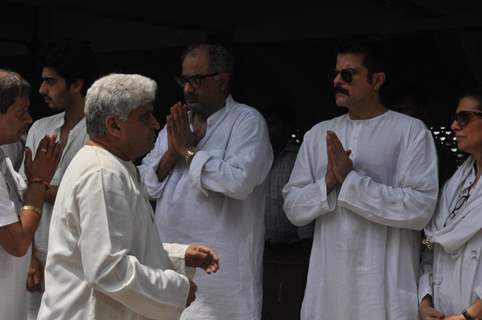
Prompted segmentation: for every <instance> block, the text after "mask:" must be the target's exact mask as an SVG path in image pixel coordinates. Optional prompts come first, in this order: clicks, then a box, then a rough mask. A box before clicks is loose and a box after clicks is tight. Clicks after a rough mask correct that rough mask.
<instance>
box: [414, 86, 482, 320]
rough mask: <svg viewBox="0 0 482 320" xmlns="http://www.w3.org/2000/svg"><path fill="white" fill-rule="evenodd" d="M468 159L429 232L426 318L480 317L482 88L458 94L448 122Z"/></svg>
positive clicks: (423, 297) (423, 298) (423, 285)
mask: <svg viewBox="0 0 482 320" xmlns="http://www.w3.org/2000/svg"><path fill="white" fill-rule="evenodd" d="M451 128H452V130H453V131H454V133H455V136H456V137H457V145H458V148H459V149H460V150H462V151H464V152H466V153H468V154H470V157H469V158H468V159H467V160H466V161H465V162H464V163H463V165H462V166H461V167H460V168H459V169H458V170H457V171H456V172H455V174H454V175H453V176H452V177H451V178H450V179H449V180H448V181H447V183H446V184H445V186H444V188H443V190H442V194H441V195H440V198H439V202H438V205H437V210H436V212H435V215H434V217H433V218H432V221H431V222H430V223H429V225H428V226H427V227H426V228H425V234H426V236H427V238H426V240H424V244H425V245H426V246H427V250H424V254H423V260H422V276H421V277H420V282H419V297H420V313H421V315H422V318H423V319H424V320H426V319H450V320H456V319H460V320H466V319H482V300H481V298H482V263H481V254H482V186H481V184H482V182H480V181H479V180H480V179H479V178H480V175H481V174H482V89H477V90H474V91H472V92H469V93H467V94H465V95H464V96H462V98H461V99H460V100H459V103H458V106H457V110H456V113H455V116H454V121H453V122H452V127H451Z"/></svg>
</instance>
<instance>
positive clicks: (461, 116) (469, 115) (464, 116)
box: [452, 111, 482, 127]
mask: <svg viewBox="0 0 482 320" xmlns="http://www.w3.org/2000/svg"><path fill="white" fill-rule="evenodd" d="M474 116H479V117H482V112H478V111H460V112H457V113H456V114H454V115H453V116H452V122H453V121H457V123H458V124H459V126H461V127H465V126H466V125H467V124H468V123H469V122H470V121H472V119H473V117H474Z"/></svg>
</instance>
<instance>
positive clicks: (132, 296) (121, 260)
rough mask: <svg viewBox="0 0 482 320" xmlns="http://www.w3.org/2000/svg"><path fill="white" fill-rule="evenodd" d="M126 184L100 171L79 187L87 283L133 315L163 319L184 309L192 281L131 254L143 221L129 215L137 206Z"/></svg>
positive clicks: (83, 265)
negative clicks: (153, 266)
mask: <svg viewBox="0 0 482 320" xmlns="http://www.w3.org/2000/svg"><path fill="white" fill-rule="evenodd" d="M126 184H127V181H126V180H125V179H122V178H121V177H119V176H118V175H117V174H115V173H111V172H107V171H105V170H99V171H97V172H94V173H92V174H89V176H88V177H87V178H85V180H82V181H80V182H79V183H78V185H77V187H76V190H75V192H74V194H75V199H74V201H75V203H76V206H77V207H78V210H79V219H80V230H81V231H80V232H81V233H80V237H79V249H80V254H81V259H82V267H83V271H84V276H85V280H86V281H87V283H89V285H90V286H91V287H93V288H94V289H95V290H99V291H101V292H103V293H104V294H106V295H108V296H110V297H111V298H112V299H115V300H117V301H118V302H120V303H122V304H123V305H125V306H126V307H127V308H129V309H131V310H133V311H134V312H136V313H138V314H140V315H143V316H144V317H147V318H153V319H162V313H163V312H164V311H165V310H166V309H172V308H177V309H178V310H182V309H183V308H184V306H185V303H186V299H187V295H188V291H189V281H188V279H187V278H186V277H185V276H183V275H181V274H179V273H177V272H175V271H173V270H161V269H153V268H150V267H148V266H145V265H143V264H141V263H140V262H139V261H138V259H137V258H136V257H135V256H132V255H129V252H130V251H131V250H130V248H131V246H132V245H133V244H134V243H135V241H136V239H135V237H136V236H137V234H136V232H135V227H134V226H135V225H136V224H137V223H136V219H140V218H136V215H137V213H133V212H130V211H131V210H135V209H136V208H134V207H133V204H132V202H134V201H133V199H132V197H130V195H129V194H128V193H126V187H125V185H126Z"/></svg>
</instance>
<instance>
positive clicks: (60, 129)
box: [20, 40, 96, 320]
mask: <svg viewBox="0 0 482 320" xmlns="http://www.w3.org/2000/svg"><path fill="white" fill-rule="evenodd" d="M59 53H60V54H59ZM41 63H42V75H41V77H42V83H41V85H40V88H39V94H40V95H42V97H43V98H44V100H45V103H46V104H47V105H48V107H49V108H50V109H51V110H53V111H57V112H58V111H62V112H60V113H57V114H55V115H52V116H49V117H45V118H41V119H39V120H37V121H35V122H34V124H33V125H32V127H31V128H30V130H29V132H28V136H27V140H26V146H27V147H29V148H30V149H32V151H33V152H36V150H37V148H38V144H39V141H40V139H41V138H42V137H44V136H45V135H46V134H55V135H56V136H57V138H58V140H59V141H60V143H61V144H62V145H63V154H62V158H61V160H60V163H59V166H58V167H57V171H56V172H55V176H54V178H53V179H52V181H51V186H50V187H49V189H48V191H47V201H46V202H45V203H44V205H43V208H42V212H43V216H42V219H41V221H40V225H39V227H38V229H37V231H36V232H35V247H34V252H33V258H32V262H31V265H30V268H31V270H35V272H34V273H31V274H32V275H31V278H35V277H37V278H39V279H41V275H42V273H43V268H44V266H45V260H46V257H47V246H48V235H49V226H50V217H51V215H52V209H53V205H54V202H55V197H56V192H57V188H58V186H59V184H60V181H61V179H62V176H63V175H64V172H65V170H66V169H67V166H68V165H69V163H70V161H71V160H72V158H73V157H74V155H75V154H76V153H77V151H79V150H80V148H81V147H82V146H83V145H84V144H85V142H86V141H87V138H88V136H87V131H86V128H85V118H84V102H85V93H86V91H87V88H88V87H89V86H90V85H91V84H92V81H93V78H94V77H95V76H96V65H95V63H94V58H93V53H92V51H91V50H90V48H89V46H88V45H86V44H85V43H84V42H79V41H73V40H68V41H60V42H58V43H53V44H50V45H49V46H48V47H47V48H46V50H44V52H43V54H42V57H41ZM23 169H24V168H23V166H22V167H21V169H20V172H21V173H22V174H24V172H23ZM30 283H32V281H30ZM42 286H43V284H42V283H41V284H40V285H36V286H34V287H29V289H30V290H35V291H38V292H32V293H31V294H29V309H30V310H29V320H32V319H36V318H37V312H38V308H39V307H40V300H41V294H42V292H41V291H42V289H41V287H42Z"/></svg>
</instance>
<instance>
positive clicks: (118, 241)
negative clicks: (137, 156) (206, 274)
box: [38, 146, 189, 320]
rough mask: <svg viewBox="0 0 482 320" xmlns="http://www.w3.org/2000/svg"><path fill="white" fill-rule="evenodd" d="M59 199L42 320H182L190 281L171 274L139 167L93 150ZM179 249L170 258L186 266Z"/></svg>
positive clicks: (78, 162)
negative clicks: (143, 187) (139, 175)
mask: <svg viewBox="0 0 482 320" xmlns="http://www.w3.org/2000/svg"><path fill="white" fill-rule="evenodd" d="M57 199H58V200H57V202H56V204H55V207H54V212H53V215H52V223H51V232H50V240H49V241H50V243H49V250H48V257H47V265H46V270H45V290H46V291H45V293H44V296H43V298H42V304H41V307H40V311H39V317H38V318H39V319H79V320H80V319H90V318H95V319H150V318H152V319H178V318H179V314H180V312H181V311H182V309H183V307H184V305H185V303H186V299H187V292H188V288H189V282H188V279H187V278H186V277H185V276H183V275H181V274H179V273H176V272H174V271H171V270H169V269H173V268H174V264H172V263H171V261H170V259H169V258H170V257H169V255H168V252H167V251H165V250H164V249H163V247H162V243H161V242H160V240H159V234H158V232H157V230H156V226H155V224H154V223H153V221H152V219H153V213H152V209H151V207H150V204H149V201H148V199H147V198H146V197H145V195H144V193H143V190H142V186H141V184H140V182H139V180H138V177H137V172H136V168H135V166H134V165H133V164H132V163H131V162H128V161H123V160H121V159H120V158H118V157H115V156H114V155H113V154H111V153H109V152H108V151H106V150H105V149H103V148H100V147H96V146H85V147H84V148H83V149H81V150H80V151H79V152H78V155H77V156H76V157H75V158H74V160H73V161H72V162H71V166H70V167H69V169H68V170H67V172H66V173H65V175H64V178H63V180H62V182H61V184H60V188H59V192H58V194H57ZM175 249H176V250H173V251H171V252H169V253H170V254H171V255H173V257H178V258H180V259H181V261H180V262H181V263H180V264H179V266H181V265H183V263H184V260H183V257H184V252H185V247H184V246H180V247H178V248H175ZM176 270H177V271H181V272H182V268H178V269H176Z"/></svg>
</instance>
